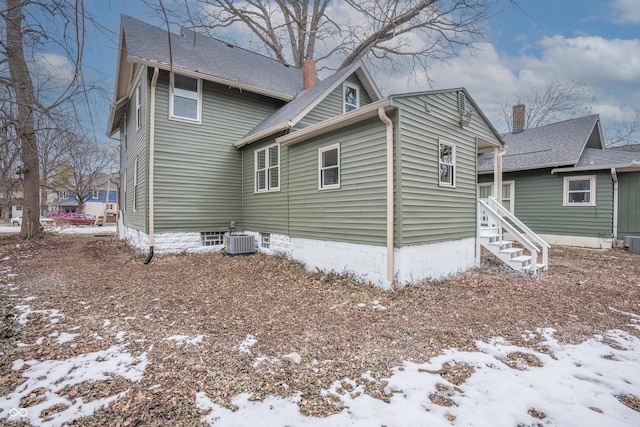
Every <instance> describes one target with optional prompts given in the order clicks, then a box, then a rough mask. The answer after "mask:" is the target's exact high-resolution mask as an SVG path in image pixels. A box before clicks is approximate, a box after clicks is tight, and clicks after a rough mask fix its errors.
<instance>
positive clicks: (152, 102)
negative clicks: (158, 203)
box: [144, 67, 159, 264]
mask: <svg viewBox="0 0 640 427" xmlns="http://www.w3.org/2000/svg"><path fill="white" fill-rule="evenodd" d="M158 72H159V70H158V67H154V69H153V77H152V78H151V93H150V94H149V255H148V256H147V259H145V260H144V263H145V264H149V263H150V262H151V258H153V245H154V243H155V239H154V233H155V221H154V209H153V208H154V199H153V196H154V194H153V180H154V174H153V170H154V163H155V162H154V159H155V146H156V132H155V128H156V84H157V83H158Z"/></svg>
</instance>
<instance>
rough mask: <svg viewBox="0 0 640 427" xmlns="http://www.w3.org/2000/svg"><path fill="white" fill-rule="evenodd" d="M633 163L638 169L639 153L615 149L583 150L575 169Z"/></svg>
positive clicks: (639, 163) (639, 164) (639, 162)
mask: <svg viewBox="0 0 640 427" xmlns="http://www.w3.org/2000/svg"><path fill="white" fill-rule="evenodd" d="M634 162H635V164H637V165H638V166H639V167H640V151H628V150H620V149H617V148H608V149H604V150H599V149H596V148H585V150H584V153H583V154H582V157H581V158H580V161H579V162H578V164H577V167H579V168H584V167H593V168H598V167H599V166H603V167H611V166H628V165H631V164H632V163H634Z"/></svg>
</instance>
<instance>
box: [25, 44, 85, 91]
mask: <svg viewBox="0 0 640 427" xmlns="http://www.w3.org/2000/svg"><path fill="white" fill-rule="evenodd" d="M33 74H34V76H33V77H34V80H35V82H36V83H37V84H38V85H39V86H40V87H44V88H45V89H65V88H66V87H67V86H69V85H70V84H71V82H72V81H73V78H74V75H75V66H74V65H73V64H72V63H71V62H70V61H69V60H68V59H67V58H66V57H64V56H62V55H59V54H57V53H52V52H44V53H38V54H37V55H35V56H34V58H33Z"/></svg>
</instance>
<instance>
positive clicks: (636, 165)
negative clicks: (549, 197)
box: [551, 160, 640, 174]
mask: <svg viewBox="0 0 640 427" xmlns="http://www.w3.org/2000/svg"><path fill="white" fill-rule="evenodd" d="M604 169H617V170H619V171H620V170H626V171H634V170H640V162H638V161H636V160H633V161H632V162H631V163H627V164H619V163H618V164H609V165H590V166H576V167H568V168H555V169H551V174H554V173H559V172H583V171H597V170H604Z"/></svg>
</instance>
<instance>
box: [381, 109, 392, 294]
mask: <svg viewBox="0 0 640 427" xmlns="http://www.w3.org/2000/svg"><path fill="white" fill-rule="evenodd" d="M378 117H379V118H380V120H382V122H383V123H384V124H385V126H386V127H387V280H388V281H389V282H392V281H393V271H394V253H393V200H394V194H393V184H394V182H393V122H392V121H391V119H389V117H387V115H386V114H385V108H384V107H379V108H378Z"/></svg>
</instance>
